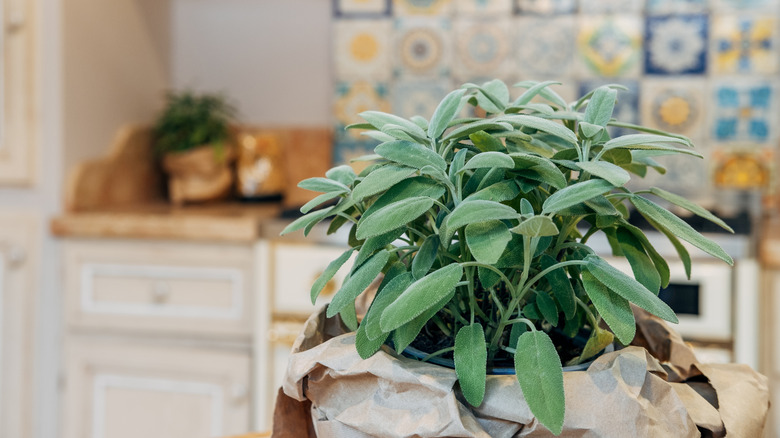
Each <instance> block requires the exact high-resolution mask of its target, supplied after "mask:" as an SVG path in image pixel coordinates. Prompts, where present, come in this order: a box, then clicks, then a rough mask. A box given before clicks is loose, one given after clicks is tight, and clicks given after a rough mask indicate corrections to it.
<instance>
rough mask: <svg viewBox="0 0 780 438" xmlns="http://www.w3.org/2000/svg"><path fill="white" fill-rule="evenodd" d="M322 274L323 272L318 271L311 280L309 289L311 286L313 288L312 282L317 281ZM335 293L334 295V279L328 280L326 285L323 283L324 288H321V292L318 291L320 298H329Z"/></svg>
mask: <svg viewBox="0 0 780 438" xmlns="http://www.w3.org/2000/svg"><path fill="white" fill-rule="evenodd" d="M322 273H323V271H320V272H318V273H317V274H316V275H315V276H314V278H313V279H312V280H311V283H310V284H309V288H311V286H314V282H315V281H317V279H318V278H320V276H321V275H322ZM335 293H336V279H335V278H331V279H330V280H328V282H327V283H325V286H323V288H322V291H320V296H323V297H329V296H331V295H333V294H335Z"/></svg>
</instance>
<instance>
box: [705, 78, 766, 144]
mask: <svg viewBox="0 0 780 438" xmlns="http://www.w3.org/2000/svg"><path fill="white" fill-rule="evenodd" d="M712 99H713V103H714V105H711V106H712V111H711V113H712V126H711V135H712V138H713V140H715V141H718V142H734V141H749V142H754V143H766V142H772V141H774V140H775V139H776V138H777V128H776V127H775V126H776V124H777V102H776V101H777V86H776V84H775V83H773V82H770V81H762V80H758V81H754V82H746V81H744V80H737V79H733V78H732V79H731V80H724V81H720V82H718V83H716V84H715V85H714V87H713V90H712Z"/></svg>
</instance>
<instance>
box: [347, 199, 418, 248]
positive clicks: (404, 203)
mask: <svg viewBox="0 0 780 438" xmlns="http://www.w3.org/2000/svg"><path fill="white" fill-rule="evenodd" d="M432 206H433V199H430V198H428V197H425V196H418V197H414V198H407V199H403V200H401V201H397V202H394V203H392V204H390V205H387V206H385V207H383V208H381V209H379V210H377V211H376V213H374V214H372V215H371V216H368V217H361V218H360V221H358V227H357V234H356V235H357V238H358V239H360V240H363V239H365V238H368V237H373V236H378V235H380V234H384V233H387V232H389V231H392V230H394V229H397V228H398V227H400V226H403V225H406V224H408V223H409V222H411V221H413V220H415V219H417V218H418V217H420V216H421V215H423V214H425V212H426V211H428V209H430V208H431V207H432Z"/></svg>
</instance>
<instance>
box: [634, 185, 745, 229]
mask: <svg viewBox="0 0 780 438" xmlns="http://www.w3.org/2000/svg"><path fill="white" fill-rule="evenodd" d="M650 192H651V193H652V194H654V195H656V196H658V197H659V198H662V199H665V200H667V201H669V202H671V203H672V204H674V205H676V206H678V207H682V208H684V209H686V210H688V211H690V212H691V213H693V214H695V215H697V216H700V217H703V218H704V219H707V220H708V221H710V222H712V223H714V224H716V225H718V226H719V227H721V228H723V229H724V230H726V231H728V232H730V233H733V232H734V230H733V229H731V227H730V226H728V225H726V223H725V222H723V221H722V220H721V219H720V218H719V217H717V216H715V215H714V214H712V213H710V212H709V211H707V210H706V209H705V208H703V207H701V206H699V205H696V204H694V203H693V202H691V201H689V200H687V199H685V198H683V197H682V196H680V195H676V194H674V193H671V192H667V191H666V190H664V189H659V188H658V187H653V188H651V189H650Z"/></svg>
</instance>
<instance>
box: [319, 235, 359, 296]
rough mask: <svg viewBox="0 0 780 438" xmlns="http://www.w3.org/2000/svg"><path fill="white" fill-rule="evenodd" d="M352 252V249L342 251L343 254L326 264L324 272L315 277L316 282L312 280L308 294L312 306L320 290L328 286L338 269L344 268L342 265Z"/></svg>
mask: <svg viewBox="0 0 780 438" xmlns="http://www.w3.org/2000/svg"><path fill="white" fill-rule="evenodd" d="M353 251H354V248H350V249H348V250H346V251H344V253H343V254H341V255H340V256H339V257H338V258H337V259H335V260H333V261H331V262H330V263H328V266H327V267H326V268H325V270H324V271H322V274H321V275H320V276H319V277H317V279H316V280H314V284H312V285H311V292H310V295H311V303H312V304H314V303H315V302H316V301H317V297H318V296H319V295H320V292H322V289H323V288H325V285H326V284H328V282H329V281H330V280H331V279H333V276H334V275H336V272H338V271H339V269H341V267H342V266H344V263H346V262H347V260H349V257H350V256H351V255H352V252H353Z"/></svg>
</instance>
